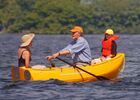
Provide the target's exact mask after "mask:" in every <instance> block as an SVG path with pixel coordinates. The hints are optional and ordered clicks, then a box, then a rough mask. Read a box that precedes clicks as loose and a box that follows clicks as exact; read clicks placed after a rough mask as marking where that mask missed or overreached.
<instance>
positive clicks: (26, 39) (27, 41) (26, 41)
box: [20, 33, 35, 47]
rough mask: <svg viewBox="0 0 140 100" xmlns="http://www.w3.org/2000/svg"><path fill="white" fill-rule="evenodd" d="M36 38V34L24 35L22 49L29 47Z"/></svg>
mask: <svg viewBox="0 0 140 100" xmlns="http://www.w3.org/2000/svg"><path fill="white" fill-rule="evenodd" d="M34 36H35V34H33V33H30V34H26V35H23V36H22V37H21V42H22V43H21V45H20V47H25V46H28V45H29V44H30V43H31V41H32V40H33V38H34Z"/></svg>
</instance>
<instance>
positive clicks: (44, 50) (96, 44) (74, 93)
mask: <svg viewBox="0 0 140 100" xmlns="http://www.w3.org/2000/svg"><path fill="white" fill-rule="evenodd" d="M120 36H121V39H120V40H119V41H117V44H118V51H119V52H124V53H125V54H126V67H125V70H124V72H123V73H122V74H121V75H120V76H119V80H118V81H116V82H110V81H103V82H89V83H65V82H61V81H58V80H49V81H16V82H13V81H12V80H11V73H10V68H11V65H14V66H16V65H17V49H18V46H19V45H20V37H21V35H16V34H12V35H8V34H6V35H0V100H139V98H140V86H139V84H140V70H139V65H140V43H139V42H140V35H120ZM101 38H102V35H88V36H86V39H87V40H88V42H89V44H90V47H91V52H92V56H93V57H94V58H96V57H98V56H99V55H100V49H101V47H100V40H101ZM70 40H71V37H70V36H68V35H67V36H55V35H54V36H49V35H37V36H36V37H35V39H34V41H33V47H32V53H33V57H32V62H31V65H35V64H43V65H48V64H49V63H48V62H47V60H46V59H45V58H44V57H45V56H47V55H50V54H51V53H54V52H57V51H58V50H60V49H62V48H63V47H64V46H66V45H67V44H68V43H69V41H70ZM64 59H66V60H70V57H69V56H67V57H64ZM54 62H55V64H56V65H63V63H62V62H60V61H58V60H55V61H54Z"/></svg>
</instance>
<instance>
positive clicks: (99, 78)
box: [56, 57, 110, 81]
mask: <svg viewBox="0 0 140 100" xmlns="http://www.w3.org/2000/svg"><path fill="white" fill-rule="evenodd" d="M56 58H57V59H58V60H60V61H63V62H64V63H66V64H69V65H70V66H73V67H74V68H77V69H80V70H82V71H83V72H86V73H88V74H90V75H92V76H94V77H96V78H97V79H98V80H101V81H102V80H110V79H108V78H106V77H103V76H96V75H95V74H92V73H90V72H88V71H86V70H84V69H82V68H80V67H78V66H76V65H74V64H71V63H69V62H67V61H65V60H63V59H61V58H59V57H56Z"/></svg>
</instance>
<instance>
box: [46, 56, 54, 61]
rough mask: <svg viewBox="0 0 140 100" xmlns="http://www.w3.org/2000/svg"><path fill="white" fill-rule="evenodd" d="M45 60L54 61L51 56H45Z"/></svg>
mask: <svg viewBox="0 0 140 100" xmlns="http://www.w3.org/2000/svg"><path fill="white" fill-rule="evenodd" d="M45 58H47V60H49V61H50V60H52V59H54V57H53V56H46V57H45Z"/></svg>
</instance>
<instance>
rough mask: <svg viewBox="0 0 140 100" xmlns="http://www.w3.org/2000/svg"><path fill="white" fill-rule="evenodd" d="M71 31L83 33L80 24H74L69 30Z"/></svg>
mask: <svg viewBox="0 0 140 100" xmlns="http://www.w3.org/2000/svg"><path fill="white" fill-rule="evenodd" d="M70 31H71V32H80V33H83V32H84V31H83V28H82V27H80V26H75V27H74V28H73V29H71V30H70Z"/></svg>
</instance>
